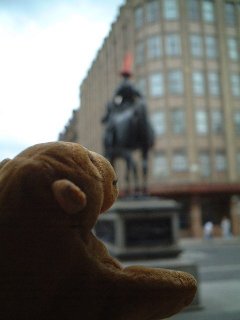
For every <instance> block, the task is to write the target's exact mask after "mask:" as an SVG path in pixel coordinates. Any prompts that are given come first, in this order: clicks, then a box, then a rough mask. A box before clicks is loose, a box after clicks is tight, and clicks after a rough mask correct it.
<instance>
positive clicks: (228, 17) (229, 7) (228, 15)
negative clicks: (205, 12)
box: [224, 2, 236, 27]
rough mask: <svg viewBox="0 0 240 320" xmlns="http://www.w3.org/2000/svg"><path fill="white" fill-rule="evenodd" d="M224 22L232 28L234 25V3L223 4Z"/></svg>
mask: <svg viewBox="0 0 240 320" xmlns="http://www.w3.org/2000/svg"><path fill="white" fill-rule="evenodd" d="M224 12H225V22H226V25H227V26H230V27H233V26H235V24H236V12H235V7H234V3H232V2H226V3H225V10H224Z"/></svg>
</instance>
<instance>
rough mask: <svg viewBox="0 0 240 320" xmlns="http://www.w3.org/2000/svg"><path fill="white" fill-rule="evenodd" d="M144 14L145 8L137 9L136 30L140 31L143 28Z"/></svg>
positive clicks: (135, 13) (135, 15) (135, 12)
mask: <svg viewBox="0 0 240 320" xmlns="http://www.w3.org/2000/svg"><path fill="white" fill-rule="evenodd" d="M143 18H144V12H143V7H142V6H139V7H136V9H135V11H134V20H135V28H136V29H140V28H141V27H142V26H143Z"/></svg>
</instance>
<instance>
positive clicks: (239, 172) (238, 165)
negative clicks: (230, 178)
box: [236, 150, 240, 174]
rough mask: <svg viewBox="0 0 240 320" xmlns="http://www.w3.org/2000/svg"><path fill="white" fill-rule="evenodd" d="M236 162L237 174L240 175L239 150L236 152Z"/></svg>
mask: <svg viewBox="0 0 240 320" xmlns="http://www.w3.org/2000/svg"><path fill="white" fill-rule="evenodd" d="M236 157H237V159H236V162H237V172H238V174H240V150H238V152H237V154H236Z"/></svg>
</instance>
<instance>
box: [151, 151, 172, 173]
mask: <svg viewBox="0 0 240 320" xmlns="http://www.w3.org/2000/svg"><path fill="white" fill-rule="evenodd" d="M153 174H154V176H157V177H159V176H161V177H165V176H167V175H168V174H169V167H168V161H167V157H166V155H165V153H163V152H158V153H157V154H156V155H155V156H154V158H153Z"/></svg>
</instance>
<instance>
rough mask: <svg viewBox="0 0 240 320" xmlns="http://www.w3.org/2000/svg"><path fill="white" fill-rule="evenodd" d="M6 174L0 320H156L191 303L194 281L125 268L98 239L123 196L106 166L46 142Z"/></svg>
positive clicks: (2, 176)
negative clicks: (104, 217)
mask: <svg viewBox="0 0 240 320" xmlns="http://www.w3.org/2000/svg"><path fill="white" fill-rule="evenodd" d="M0 166H1V168H0V293H1V294H0V319H4V320H8V319H9V320H10V319H11V320H13V319H14V320H18V319H21V320H22V319H24V320H26V319H31V320H35V319H41V320H43V319H46V320H52V319H56V320H57V319H58V320H60V319H62V320H68V319H69V320H81V319H82V320H154V319H163V318H166V317H169V316H171V315H173V314H175V313H177V312H179V311H180V310H181V309H182V308H184V307H185V306H187V305H188V304H190V303H191V301H192V299H193V297H194V295H195V291H196V281H195V279H194V278H193V277H192V276H191V275H189V274H187V273H184V272H178V271H170V270H165V269H157V268H156V269H153V268H145V267H141V266H132V267H127V268H123V267H122V266H121V264H120V263H119V262H118V261H117V260H115V259H114V258H112V257H111V256H110V255H109V254H108V251H107V249H106V248H105V246H104V244H103V243H102V242H101V241H100V240H98V239H97V238H96V237H95V236H94V235H93V233H92V231H91V230H92V228H93V227H94V225H95V223H96V220H97V218H98V216H99V214H101V213H102V212H104V211H106V210H107V209H108V208H109V207H111V205H112V204H113V203H114V201H115V199H116V198H117V194H118V190H117V186H116V184H117V178H116V175H115V172H114V170H113V168H112V167H111V165H110V163H109V162H108V161H107V160H106V159H105V158H103V157H102V156H100V155H99V154H97V153H94V152H91V151H89V150H87V149H86V148H84V147H82V146H81V145H79V144H76V143H69V142H50V143H43V144H38V145H35V146H32V147H30V148H28V149H26V150H24V151H23V152H21V153H20V154H19V155H18V156H16V157H15V158H14V159H13V160H8V161H4V162H2V164H1V165H0Z"/></svg>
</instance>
